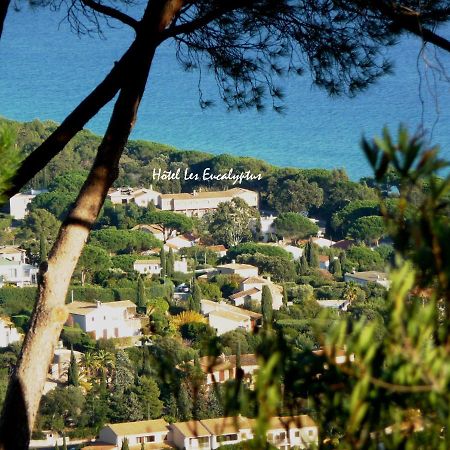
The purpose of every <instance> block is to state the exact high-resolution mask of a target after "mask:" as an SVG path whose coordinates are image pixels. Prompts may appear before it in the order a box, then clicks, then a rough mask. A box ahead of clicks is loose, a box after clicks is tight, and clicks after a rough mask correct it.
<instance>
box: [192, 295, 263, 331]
mask: <svg viewBox="0 0 450 450" xmlns="http://www.w3.org/2000/svg"><path fill="white" fill-rule="evenodd" d="M201 312H202V314H203V315H205V316H206V317H207V318H208V323H209V325H210V326H211V327H212V328H214V329H215V330H216V331H217V334H218V335H219V336H220V335H222V334H224V333H227V332H228V331H233V330H237V329H243V330H246V331H252V330H253V329H254V328H255V327H256V326H257V325H258V324H259V323H260V321H261V318H262V315H261V314H259V313H255V312H253V311H248V310H246V309H243V308H238V307H236V306H233V305H229V304H227V303H225V302H213V301H212V300H201Z"/></svg>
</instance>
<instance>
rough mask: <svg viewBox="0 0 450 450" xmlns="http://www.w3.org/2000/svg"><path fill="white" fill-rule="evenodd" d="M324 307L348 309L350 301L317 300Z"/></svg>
mask: <svg viewBox="0 0 450 450" xmlns="http://www.w3.org/2000/svg"><path fill="white" fill-rule="evenodd" d="M316 301H317V303H318V304H319V305H320V306H321V307H322V308H331V309H337V310H340V311H347V309H348V307H349V305H350V302H349V301H348V300H316Z"/></svg>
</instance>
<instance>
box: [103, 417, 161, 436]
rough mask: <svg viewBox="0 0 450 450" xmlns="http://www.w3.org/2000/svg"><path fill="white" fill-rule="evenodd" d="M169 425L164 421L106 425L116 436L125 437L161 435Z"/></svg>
mask: <svg viewBox="0 0 450 450" xmlns="http://www.w3.org/2000/svg"><path fill="white" fill-rule="evenodd" d="M168 425H169V424H168V423H167V422H166V421H165V420H164V419H156V420H141V421H139V422H123V423H115V424H108V425H106V426H107V427H108V428H110V429H111V430H112V431H113V432H114V433H115V434H116V435H117V436H125V435H132V434H142V433H161V432H164V431H168V429H167V426H168Z"/></svg>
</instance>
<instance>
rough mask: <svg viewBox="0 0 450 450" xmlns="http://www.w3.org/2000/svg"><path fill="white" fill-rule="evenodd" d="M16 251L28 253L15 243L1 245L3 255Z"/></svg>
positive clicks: (0, 251)
mask: <svg viewBox="0 0 450 450" xmlns="http://www.w3.org/2000/svg"><path fill="white" fill-rule="evenodd" d="M14 253H26V251H25V250H24V249H23V248H19V247H17V246H15V245H5V246H3V247H0V254H2V255H10V254H14Z"/></svg>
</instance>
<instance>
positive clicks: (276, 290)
mask: <svg viewBox="0 0 450 450" xmlns="http://www.w3.org/2000/svg"><path fill="white" fill-rule="evenodd" d="M263 286H267V287H268V288H269V290H270V293H271V295H272V308H273V309H275V310H278V309H280V308H281V307H282V306H283V288H282V287H281V286H279V285H277V284H274V283H272V282H271V280H270V277H267V278H262V277H249V278H246V279H245V280H243V281H242V282H241V284H240V285H239V289H240V291H239V292H236V293H235V294H233V295H231V296H230V300H231V302H232V303H233V304H234V305H235V306H248V305H251V303H252V302H257V303H259V304H260V303H261V300H262V290H263Z"/></svg>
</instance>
